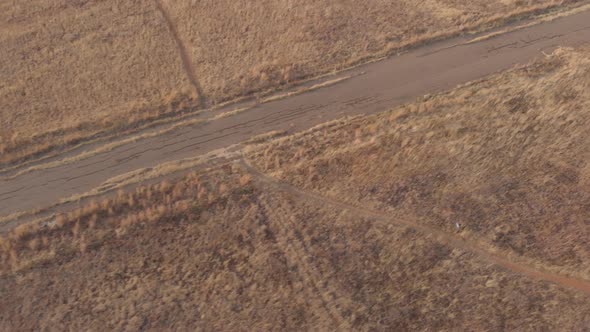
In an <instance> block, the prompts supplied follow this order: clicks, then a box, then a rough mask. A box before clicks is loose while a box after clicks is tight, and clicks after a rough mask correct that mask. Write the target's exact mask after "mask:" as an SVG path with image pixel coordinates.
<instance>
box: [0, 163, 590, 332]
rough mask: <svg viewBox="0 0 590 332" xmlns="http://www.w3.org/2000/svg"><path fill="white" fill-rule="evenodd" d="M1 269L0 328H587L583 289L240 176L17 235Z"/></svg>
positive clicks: (169, 189) (135, 199)
mask: <svg viewBox="0 0 590 332" xmlns="http://www.w3.org/2000/svg"><path fill="white" fill-rule="evenodd" d="M318 203H319V204H318ZM0 260H1V261H0V294H1V295H2V296H0V329H2V330H20V331H23V330H81V329H84V330H90V331H100V330H104V329H105V328H106V329H109V330H112V329H116V330H140V329H141V330H162V329H167V330H168V329H172V330H177V329H180V330H189V329H199V330H309V329H321V330H328V329H331V330H333V329H337V328H339V329H345V330H349V329H354V330H424V329H436V330H445V329H446V330H449V329H454V328H457V327H459V326H460V327H462V328H463V329H465V330H515V329H518V330H530V331H539V330H557V329H563V330H582V329H583V328H584V327H588V326H590V325H589V324H590V316H589V315H590V314H589V313H590V304H589V303H590V301H588V300H589V297H588V295H587V294H583V293H582V294H580V293H576V292H575V291H573V290H567V289H564V288H560V287H559V286H557V285H554V284H551V283H547V282H541V281H536V280H531V279H528V278H526V277H523V276H519V275H518V274H514V273H511V272H510V271H505V270H503V269H501V268H499V267H497V266H493V265H490V264H489V263H487V262H485V261H482V260H481V258H480V257H477V256H474V255H473V254H472V253H470V252H465V251H462V250H459V249H455V248H452V247H448V246H447V245H444V244H441V243H438V242H437V240H436V239H435V238H433V237H432V236H429V235H428V234H421V233H419V232H416V231H415V230H413V229H410V228H407V227H402V226H397V225H396V224H395V223H391V222H383V221H378V220H372V219H370V218H369V219H368V218H365V217H362V216H357V215H355V214H354V213H348V212H342V211H341V210H340V209H335V208H333V207H330V206H329V205H326V204H324V203H322V202H313V201H303V200H301V199H298V198H297V197H293V196H292V195H289V194H288V193H285V192H279V191H275V190H271V189H269V188H265V187H263V186H261V185H259V184H258V183H257V182H256V181H255V178H254V180H253V177H252V176H251V175H249V174H247V173H244V172H243V171H241V170H240V169H239V168H234V169H231V168H224V169H220V170H214V171H213V172H210V173H205V174H192V175H189V176H187V177H186V178H184V179H182V180H180V181H179V182H176V183H168V182H164V183H161V184H158V185H153V186H148V187H143V188H140V189H137V190H136V191H135V192H132V193H120V194H119V195H118V196H117V197H116V198H113V199H111V200H107V201H104V202H101V203H99V204H91V205H89V206H86V207H84V208H81V209H80V210H78V211H74V212H72V213H70V214H67V215H63V216H60V217H58V218H57V219H56V220H55V222H54V223H53V224H51V225H48V226H45V227H39V226H30V225H29V226H22V227H20V228H18V229H15V230H14V231H13V232H12V233H11V234H9V235H7V236H5V237H4V238H3V239H2V243H1V246H0Z"/></svg>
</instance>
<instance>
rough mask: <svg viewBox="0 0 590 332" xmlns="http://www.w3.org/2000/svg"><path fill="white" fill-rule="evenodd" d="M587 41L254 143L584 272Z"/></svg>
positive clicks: (318, 182) (295, 175)
mask: <svg viewBox="0 0 590 332" xmlns="http://www.w3.org/2000/svg"><path fill="white" fill-rule="evenodd" d="M589 54H590V50H588V49H583V50H577V51H573V50H559V51H557V52H556V53H555V54H554V55H553V56H552V57H550V58H547V59H546V60H545V61H542V62H538V63H535V64H532V65H530V66H527V67H524V68H522V69H517V70H514V71H511V72H508V73H505V74H501V75H497V76H494V77H492V78H490V79H487V80H483V81H481V82H479V83H475V84H472V85H469V86H466V87H463V88H459V89H457V90H454V91H452V92H450V93H445V94H441V95H439V96H435V97H431V98H429V99H427V100H424V101H422V102H419V103H416V104H410V105H406V106H403V107H400V108H397V109H395V110H392V111H390V112H386V113H383V114H380V115H376V116H371V117H368V118H359V119H356V120H352V121H348V122H340V123H337V124H336V125H335V126H331V127H328V128H326V129H317V130H311V131H309V132H307V133H304V134H300V135H297V136H295V137H287V138H283V139H278V140H276V141H274V142H271V143H268V144H266V145H264V144H263V145H262V146H260V147H259V148H258V149H257V150H256V149H252V150H253V151H252V152H251V157H250V158H252V160H254V161H255V163H256V165H257V166H258V167H260V168H261V169H263V170H265V171H266V172H270V173H271V174H273V175H274V176H276V177H278V178H281V179H283V180H287V181H289V182H291V183H293V184H295V185H297V186H299V187H302V188H306V189H308V190H314V191H316V192H319V193H322V194H325V195H329V196H333V197H337V198H338V199H341V200H346V201H349V202H351V203H355V204H361V205H365V206H371V207H373V208H375V209H379V210H383V211H392V212H394V211H395V212H396V213H402V214H404V213H406V214H408V215H417V216H418V218H420V220H421V222H424V223H427V224H429V225H432V226H436V227H437V228H440V229H441V230H444V231H448V232H453V231H455V223H456V222H459V223H460V224H461V225H462V233H463V234H464V235H465V236H467V237H470V238H473V239H477V240H480V241H482V242H483V243H485V245H487V246H488V247H490V248H499V249H502V250H508V251H511V252H512V253H513V254H514V255H518V256H524V257H527V258H529V259H532V260H533V261H535V262H536V264H538V265H539V266H542V267H543V268H549V269H552V270H554V271H561V272H565V273H569V274H572V275H577V276H579V277H581V278H584V279H590V247H589V246H588V243H587V241H586V239H587V238H588V237H589V236H590V233H588V231H589V229H588V227H586V223H587V222H586V219H587V216H588V215H589V214H590V210H589V209H588V208H589V206H590V205H589V202H590V191H589V190H588V189H589V187H588V186H587V183H588V180H587V179H588V171H587V170H588V167H589V166H588V160H590V144H588V143H589V142H590V136H589V135H588V131H587V128H588V126H590V113H589V111H590V106H589V103H588V101H589V100H590V94H588V91H587V89H584V88H582V87H584V86H587V85H588V84H589V83H590V81H588V77H590V75H589V68H590V60H589V58H590V57H589Z"/></svg>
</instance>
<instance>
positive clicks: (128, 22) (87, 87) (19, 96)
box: [0, 0, 577, 165]
mask: <svg viewBox="0 0 590 332" xmlns="http://www.w3.org/2000/svg"><path fill="white" fill-rule="evenodd" d="M575 2H577V1H573V0H536V1H533V0H528V1H522V0H514V1H512V0H494V1H487V0H486V1H483V0H481V1H479V0H478V1H457V0H428V1H423V2H414V1H407V0H396V1H371V2H362V1H356V2H355V1H344V2H343V1H336V0H332V1H322V2H318V1H311V0H306V1H297V2H293V1H281V0H265V1H257V2H250V1H233V0H232V1H225V0H224V1H174V2H172V1H163V0H162V1H160V0H157V1H152V0H134V1H122V0H105V1H99V2H96V1H57V0H34V1H24V2H23V1H4V2H3V3H1V4H0V76H1V77H2V82H1V83H0V164H2V165H7V164H11V163H16V162H18V161H22V160H23V159H26V158H30V157H31V156H33V155H40V154H45V153H48V152H51V151H55V148H57V147H63V146H71V145H75V144H77V143H79V142H80V141H83V140H88V139H91V138H92V137H96V136H97V135H107V134H109V135H113V134H117V133H119V134H120V133H121V132H123V131H125V130H132V129H133V128H135V127H137V126H138V125H140V124H143V123H146V122H149V121H150V120H154V119H156V118H160V117H163V116H174V115H176V114H179V113H180V112H185V111H189V110H193V109H195V108H199V107H203V106H204V105H205V104H206V105H214V104H216V103H219V102H221V101H224V100H231V99H234V98H236V97H239V96H243V95H250V94H253V93H256V92H259V91H263V90H268V89H275V88H277V87H279V86H282V85H286V84H289V83H291V82H295V81H298V80H302V79H305V78H309V77H313V76H315V75H318V74H321V73H325V72H330V71H332V70H336V69H339V68H343V67H346V66H350V65H353V64H355V63H358V62H362V61H364V60H366V59H369V58H372V57H377V56H382V55H385V54H387V53H388V52H390V51H392V50H395V49H398V48H403V47H406V46H409V45H414V44H417V43H421V42H424V41H426V40H430V39H432V38H437V37H441V36H445V35H452V34H456V33H459V32H461V31H464V30H469V29H475V28H477V27H480V26H482V25H493V24H501V23H502V22H504V21H505V20H506V19H507V18H511V17H514V16H518V15H526V14H527V13H530V12H539V11H542V10H544V9H546V8H551V7H554V6H558V5H562V4H571V3H575ZM417 3H420V5H416V4H417Z"/></svg>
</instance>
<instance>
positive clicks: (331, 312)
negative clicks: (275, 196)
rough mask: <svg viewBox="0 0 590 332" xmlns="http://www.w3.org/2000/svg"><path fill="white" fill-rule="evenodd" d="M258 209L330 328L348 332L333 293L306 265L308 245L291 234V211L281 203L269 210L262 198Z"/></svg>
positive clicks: (315, 272) (293, 228) (308, 256)
mask: <svg viewBox="0 0 590 332" xmlns="http://www.w3.org/2000/svg"><path fill="white" fill-rule="evenodd" d="M261 208H262V211H263V213H264V214H265V215H268V216H269V218H268V221H269V226H270V227H271V228H276V230H275V231H274V234H276V238H277V242H278V245H279V246H280V247H281V248H283V251H284V253H285V256H286V257H287V260H289V261H291V263H292V264H293V265H295V266H297V267H298V270H299V271H300V273H301V277H302V279H303V280H302V281H303V283H304V284H306V285H307V286H308V287H304V288H305V290H307V291H308V292H309V290H310V289H311V290H313V292H312V293H310V294H308V296H310V297H314V296H317V297H319V300H320V302H321V308H322V311H325V313H326V315H327V316H328V317H330V319H331V320H332V321H333V322H334V326H333V327H332V328H334V327H337V329H338V330H342V329H343V330H351V327H350V324H349V323H348V321H347V320H346V319H345V318H344V317H343V316H342V314H341V313H340V311H339V310H338V309H339V307H341V305H340V304H339V303H338V302H339V300H338V297H337V296H336V291H335V290H334V289H332V287H330V285H329V284H328V283H325V280H326V279H327V278H326V277H325V276H324V275H322V273H321V272H319V271H318V270H317V269H316V268H315V266H312V264H311V263H309V261H310V260H311V255H310V254H309V251H308V249H307V247H308V245H307V244H306V243H305V241H304V239H302V238H300V237H298V236H297V235H296V234H294V233H295V230H297V226H296V225H295V224H294V223H293V222H292V221H291V219H290V218H289V217H287V216H289V215H292V214H291V213H290V212H291V211H288V210H287V209H285V208H284V207H283V206H282V205H281V204H273V206H272V208H271V207H270V206H268V204H267V203H266V202H265V201H264V199H263V200H261ZM327 295H330V296H329V297H328V296H327Z"/></svg>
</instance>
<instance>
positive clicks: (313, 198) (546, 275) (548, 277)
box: [239, 159, 590, 295]
mask: <svg viewBox="0 0 590 332" xmlns="http://www.w3.org/2000/svg"><path fill="white" fill-rule="evenodd" d="M239 165H241V166H242V167H244V168H245V169H246V170H247V171H248V172H249V173H250V174H251V175H252V176H253V177H254V178H255V179H256V180H257V181H258V182H259V183H260V184H262V185H265V186H266V187H269V188H272V189H274V190H279V191H283V192H286V193H288V194H290V195H292V196H294V197H297V198H299V199H302V200H305V201H308V202H311V203H313V204H318V203H319V204H328V205H331V206H334V207H338V208H340V209H345V210H349V211H352V212H355V213H357V214H359V215H364V216H367V217H371V218H375V219H377V220H381V221H387V222H393V223H395V224H398V225H403V226H407V227H411V228H413V229H415V230H418V231H420V232H422V233H425V234H431V235H434V236H435V238H436V240H437V241H440V242H442V243H444V244H446V245H449V246H452V247H455V248H459V249H461V250H465V251H469V252H472V253H474V254H476V255H478V256H479V257H481V258H482V259H484V260H486V261H488V262H490V263H493V264H496V265H498V266H501V267H503V268H505V269H507V270H509V271H511V272H514V273H518V274H521V275H524V276H527V277H530V278H533V279H537V280H543V281H549V282H552V283H554V284H557V285H560V286H562V287H566V288H570V289H575V290H578V291H581V292H583V293H585V294H587V295H590V281H587V280H582V279H576V278H572V277H568V276H564V275H560V274H556V273H552V272H549V271H542V270H538V269H536V268H534V267H532V266H528V265H526V264H523V263H520V262H515V261H511V260H510V259H509V258H508V257H507V256H500V255H501V254H496V253H492V252H490V251H489V250H487V249H485V248H482V247H481V246H480V245H479V244H478V243H476V242H475V241H473V240H470V239H465V238H462V237H459V236H455V235H452V234H449V233H446V232H443V231H440V230H438V229H435V228H432V227H429V226H426V225H422V224H419V223H415V222H413V221H410V220H407V219H402V218H397V217H392V216H390V215H388V214H387V213H384V212H379V211H374V210H370V209H367V208H364V207H360V206H357V205H354V204H350V203H344V202H341V201H338V200H336V199H333V198H330V197H326V196H323V195H319V194H316V193H313V192H309V191H305V190H302V189H300V188H297V187H295V186H293V185H291V184H288V183H285V182H281V181H279V180H277V179H274V178H272V177H271V176H269V175H266V174H264V173H262V172H261V171H259V170H258V169H256V168H255V167H254V166H252V165H250V164H249V163H248V162H247V161H245V160H243V159H242V161H240V163H239Z"/></svg>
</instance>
